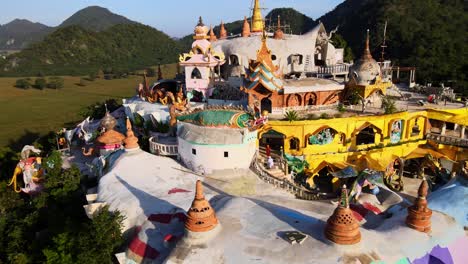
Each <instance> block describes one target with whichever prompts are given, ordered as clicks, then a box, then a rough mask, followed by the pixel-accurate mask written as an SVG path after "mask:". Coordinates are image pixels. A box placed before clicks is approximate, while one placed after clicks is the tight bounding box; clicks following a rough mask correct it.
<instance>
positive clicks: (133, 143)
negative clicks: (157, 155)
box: [124, 117, 140, 149]
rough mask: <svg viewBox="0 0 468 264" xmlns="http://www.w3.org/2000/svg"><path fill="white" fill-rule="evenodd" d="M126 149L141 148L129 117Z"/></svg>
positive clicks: (125, 140)
mask: <svg viewBox="0 0 468 264" xmlns="http://www.w3.org/2000/svg"><path fill="white" fill-rule="evenodd" d="M124 144H125V149H137V148H140V146H139V145H138V138H137V137H135V134H134V133H133V130H132V123H130V119H129V118H128V117H127V137H126V138H125V139H124Z"/></svg>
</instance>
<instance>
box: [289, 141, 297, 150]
mask: <svg viewBox="0 0 468 264" xmlns="http://www.w3.org/2000/svg"><path fill="white" fill-rule="evenodd" d="M289 149H291V150H299V139H298V138H291V139H290V140H289Z"/></svg>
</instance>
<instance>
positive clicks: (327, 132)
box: [309, 128, 335, 145]
mask: <svg viewBox="0 0 468 264" xmlns="http://www.w3.org/2000/svg"><path fill="white" fill-rule="evenodd" d="M334 137H335V131H334V130H332V129H330V128H325V129H323V130H321V131H319V132H318V133H317V134H315V135H311V136H310V137H309V144H310V145H327V144H330V143H332V142H333V138H334Z"/></svg>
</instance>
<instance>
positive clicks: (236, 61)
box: [229, 55, 239, 66]
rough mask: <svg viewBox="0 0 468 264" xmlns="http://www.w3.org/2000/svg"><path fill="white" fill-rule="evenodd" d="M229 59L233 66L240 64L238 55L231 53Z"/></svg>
mask: <svg viewBox="0 0 468 264" xmlns="http://www.w3.org/2000/svg"><path fill="white" fill-rule="evenodd" d="M229 61H230V62H231V65H232V66H238V65H239V58H238V57H237V55H230V56H229Z"/></svg>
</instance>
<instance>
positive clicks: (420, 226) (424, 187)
mask: <svg viewBox="0 0 468 264" xmlns="http://www.w3.org/2000/svg"><path fill="white" fill-rule="evenodd" d="M428 189H429V186H428V184H427V181H426V179H424V180H423V181H422V182H421V185H419V189H418V198H416V200H415V201H414V204H413V205H412V206H410V207H408V217H406V224H407V225H408V226H409V227H411V228H413V229H416V230H418V231H420V232H426V233H427V232H429V231H431V216H432V210H431V209H429V208H427V200H426V196H427V191H428Z"/></svg>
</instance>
